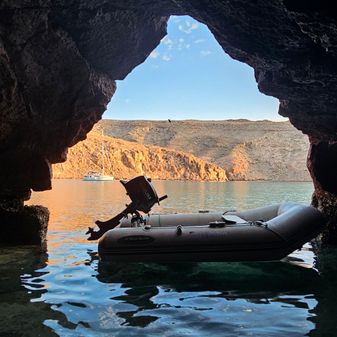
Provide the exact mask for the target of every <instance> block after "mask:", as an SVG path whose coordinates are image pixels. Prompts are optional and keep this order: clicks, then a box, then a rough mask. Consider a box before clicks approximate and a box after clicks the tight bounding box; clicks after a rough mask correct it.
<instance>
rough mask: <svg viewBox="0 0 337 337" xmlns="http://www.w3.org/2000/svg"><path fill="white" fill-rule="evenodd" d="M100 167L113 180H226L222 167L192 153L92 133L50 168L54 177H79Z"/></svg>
mask: <svg viewBox="0 0 337 337" xmlns="http://www.w3.org/2000/svg"><path fill="white" fill-rule="evenodd" d="M102 145H103V146H104V151H102ZM103 156H104V157H103ZM103 166H104V167H105V174H109V175H113V176H114V177H115V178H116V179H129V178H132V177H134V176H136V175H147V176H149V177H151V178H152V179H175V180H208V181H225V180H227V176H226V171H225V170H224V169H223V168H221V167H220V166H218V165H216V164H211V163H208V162H205V161H204V160H202V159H200V158H197V157H195V156H193V155H192V154H188V153H185V152H182V151H176V150H172V149H167V148H161V147H158V146H145V145H142V144H137V143H135V142H128V141H125V140H121V139H116V138H111V137H107V136H102V135H101V134H100V133H99V132H95V131H92V132H91V133H89V134H88V138H87V139H86V141H83V142H80V143H78V144H77V145H76V146H74V147H72V148H71V149H70V151H69V154H68V160H67V162H65V163H62V164H56V165H54V168H53V170H54V177H55V178H82V177H83V176H84V175H85V174H86V173H88V172H89V171H98V172H101V170H102V168H103Z"/></svg>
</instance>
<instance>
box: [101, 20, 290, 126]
mask: <svg viewBox="0 0 337 337" xmlns="http://www.w3.org/2000/svg"><path fill="white" fill-rule="evenodd" d="M277 111H278V100H277V99H276V98H274V97H270V96H266V95H264V94H262V93H260V92H259V91H258V89H257V84H256V82H255V79H254V72H253V68H251V67H249V66H248V65H246V64H244V63H241V62H238V61H235V60H233V59H232V58H230V57H229V56H228V55H227V54H226V53H225V52H224V51H223V50H222V48H221V47H220V45H219V44H218V42H217V41H216V40H215V38H214V36H213V35H212V33H211V32H210V31H209V29H208V28H207V26H205V25H204V24H201V23H200V22H198V21H196V20H194V19H193V18H191V17H189V16H171V18H170V20H169V22H168V34H167V35H166V36H165V37H164V38H163V39H162V40H161V42H160V44H159V45H158V47H157V48H156V49H155V50H153V51H152V53H151V54H150V56H149V57H148V58H147V59H146V60H145V62H143V63H142V64H140V65H139V66H137V67H136V68H135V69H134V70H133V71H132V72H131V73H130V74H128V76H127V77H126V78H125V79H124V80H123V81H117V90H116V93H115V95H114V96H113V98H112V100H111V102H110V103H109V105H108V109H107V111H106V112H105V113H104V115H103V118H105V119H122V120H124V119H149V120H167V119H171V120H181V119H201V120H223V119H239V118H245V119H250V120H263V119H269V120H285V119H284V118H283V117H281V116H280V115H278V113H277Z"/></svg>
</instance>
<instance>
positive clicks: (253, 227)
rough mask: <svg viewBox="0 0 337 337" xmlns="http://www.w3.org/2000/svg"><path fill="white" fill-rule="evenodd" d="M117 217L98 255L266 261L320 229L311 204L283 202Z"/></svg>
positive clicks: (319, 218) (137, 258)
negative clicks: (141, 217) (238, 209)
mask: <svg viewBox="0 0 337 337" xmlns="http://www.w3.org/2000/svg"><path fill="white" fill-rule="evenodd" d="M145 220H146V221H145V222H144V221H143V222H142V223H137V222H135V221H134V220H133V221H131V219H130V218H129V219H127V218H125V219H123V220H122V221H121V222H120V225H119V226H118V227H116V228H114V229H112V230H109V231H107V232H106V233H105V234H104V236H103V237H102V238H101V239H100V241H99V245H98V251H99V255H100V257H101V258H102V259H109V260H114V261H118V262H120V261H130V262H137V261H139V262H189V261H191V262H192V261H200V262H201V261H271V260H279V259H282V258H284V257H285V256H287V255H288V254H290V253H291V252H293V251H294V250H296V249H299V248H301V247H302V245H303V244H304V243H306V242H308V241H310V240H311V239H313V238H314V237H316V236H317V235H318V234H319V233H320V232H321V231H322V229H323V227H324V224H325V220H324V217H323V215H322V214H321V213H320V212H319V211H318V210H317V209H315V208H313V207H308V206H303V205H300V204H294V203H283V204H278V205H272V206H266V207H262V208H256V209H252V210H247V211H242V212H232V211H231V212H224V213H223V212H217V213H194V214H151V215H148V216H146V218H145Z"/></svg>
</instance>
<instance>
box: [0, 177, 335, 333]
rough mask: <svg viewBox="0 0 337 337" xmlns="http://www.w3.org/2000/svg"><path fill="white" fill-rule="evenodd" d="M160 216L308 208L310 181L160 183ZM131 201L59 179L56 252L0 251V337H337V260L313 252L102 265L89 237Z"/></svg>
mask: <svg viewBox="0 0 337 337" xmlns="http://www.w3.org/2000/svg"><path fill="white" fill-rule="evenodd" d="M154 185H155V187H156V189H157V191H158V194H159V195H163V194H168V196H169V198H168V199H166V200H165V201H163V202H162V204H161V205H159V206H156V207H154V209H153V211H154V212H164V213H172V212H198V211H199V210H209V211H219V210H223V211H226V210H233V209H237V210H239V209H247V208H254V207H259V206H264V205H267V204H273V203H279V202H283V201H294V202H300V203H303V204H309V203H310V200H311V194H312V192H313V186H312V184H311V183H306V182H303V183H294V182H291V183H290V182H224V183H215V182H212V183H211V182H183V181H181V182H180V181H178V182H177V181H155V182H154ZM127 202H128V198H127V196H126V195H125V191H124V189H123V187H122V186H121V184H120V183H119V182H118V181H113V182H83V181H79V180H56V181H54V182H53V190H52V191H47V192H41V193H34V194H33V196H32V199H31V200H30V202H29V203H30V204H42V205H44V206H47V207H48V208H49V210H50V213H51V214H50V224H49V232H48V250H47V253H46V254H40V253H39V252H38V250H37V248H36V247H1V248H0V268H1V272H0V291H1V293H0V336H1V337H2V336H8V337H9V336H12V337H13V336H167V337H169V336H172V337H173V336H208V335H212V336H268V337H270V336H307V335H309V336H335V334H336V331H337V330H336V328H337V324H336V317H337V310H336V307H337V306H336V303H337V294H336V292H335V289H336V285H337V282H336V275H337V268H336V266H335V262H336V258H337V254H336V252H335V251H334V250H333V249H330V250H328V249H325V250H322V251H321V252H320V253H318V254H317V255H315V254H314V253H313V252H312V249H311V248H310V246H309V245H306V246H305V247H304V248H303V249H302V250H301V251H297V252H295V253H294V254H292V255H291V256H290V257H289V258H288V259H287V260H286V261H280V262H263V263H258V262H249V263H185V264H179V263H177V264H151V263H132V264H131V263H119V262H118V261H116V262H115V263H106V262H105V263H104V262H101V261H100V260H99V257H98V255H97V242H88V241H87V240H86V235H85V234H84V233H85V232H86V230H87V227H88V226H92V225H93V221H94V220H95V219H97V218H99V219H103V220H104V219H107V218H109V217H111V216H113V215H115V214H116V213H117V212H120V211H121V210H122V209H123V207H124V205H125V203H127Z"/></svg>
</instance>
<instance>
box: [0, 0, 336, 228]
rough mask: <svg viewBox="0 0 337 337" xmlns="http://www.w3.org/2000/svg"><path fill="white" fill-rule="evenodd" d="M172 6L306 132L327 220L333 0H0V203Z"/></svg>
mask: <svg viewBox="0 0 337 337" xmlns="http://www.w3.org/2000/svg"><path fill="white" fill-rule="evenodd" d="M172 14H175V15H179V14H187V15H191V16H193V17H194V18H195V19H197V20H199V21H201V22H203V23H205V24H206V25H207V26H208V27H209V28H210V30H211V31H212V33H213V34H214V36H215V37H216V39H217V41H218V42H219V44H220V45H221V46H222V48H223V49H224V50H225V51H226V52H227V53H228V54H229V55H230V56H231V57H233V58H235V59H237V60H239V61H241V62H245V63H247V64H249V65H250V66H252V67H253V68H254V70H255V78H256V81H257V83H258V87H259V89H260V91H261V92H263V93H265V94H267V95H272V96H275V97H277V98H278V99H279V100H280V109H279V113H280V114H281V115H283V116H288V117H289V118H290V121H291V123H292V124H293V125H295V126H296V127H297V128H298V129H300V130H302V131H303V132H304V133H306V134H307V135H309V136H310V141H311V144H312V147H311V151H310V155H309V163H308V165H309V167H310V172H311V174H312V177H313V180H314V182H315V200H318V203H317V205H318V206H319V208H320V209H322V210H323V212H325V213H326V214H327V215H329V217H330V219H331V222H330V223H329V228H333V227H334V226H335V217H334V216H332V215H331V212H330V209H329V211H327V208H326V207H325V206H324V205H326V204H329V205H335V204H337V196H336V193H335V188H334V182H333V181H331V180H330V181H328V182H326V179H325V177H326V175H325V171H324V170H326V169H327V170H328V172H327V173H328V176H329V177H330V176H331V174H330V173H329V172H332V171H331V170H332V169H333V168H334V164H335V163H334V161H332V162H331V163H329V164H328V168H327V166H326V165H325V164H324V165H321V164H320V160H319V158H323V157H325V156H326V155H328V154H330V153H331V154H334V153H335V151H334V150H333V149H334V147H335V144H336V142H337V136H336V135H337V133H336V129H337V114H336V103H337V97H336V95H335V93H336V86H337V76H336V75H337V62H336V61H337V14H336V11H335V6H334V4H333V3H332V2H329V1H315V2H313V1H310V2H307V1H291V0H257V1H248V0H232V1H225V0H214V1H208V0H162V1H155V0H137V1H135V0H126V1H125V0H123V1H122V0H115V1H111V0H76V1H75V0H67V1H65V0H46V1H39V0H22V1H21V0H14V1H13V0H3V1H2V2H1V3H0V121H1V122H0V162H1V167H0V191H1V198H0V199H1V200H2V204H1V205H0V206H1V207H2V208H5V207H6V205H7V203H8V202H10V203H12V204H13V205H14V204H16V205H20V204H22V203H23V200H24V199H27V198H28V197H29V192H30V190H31V189H33V190H43V189H48V188H50V176H51V175H50V163H56V162H61V161H64V160H65V159H66V155H65V154H66V151H67V148H68V147H70V146H72V145H74V144H75V143H77V142H78V141H80V140H82V139H84V138H85V135H86V133H87V132H88V131H89V130H90V129H91V128H92V126H93V125H94V124H95V123H96V122H97V121H98V120H99V119H100V117H101V115H102V112H103V111H104V109H105V107H106V104H107V102H108V101H109V99H110V98H111V96H112V95H113V93H114V90H115V82H114V80H116V79H123V78H124V77H125V75H126V74H127V73H129V72H130V71H131V70H132V69H133V68H134V67H135V66H137V65H138V64H139V63H141V62H143V61H144V60H145V58H146V57H147V56H148V55H149V54H150V52H151V51H152V50H153V49H154V47H155V46H156V45H157V44H158V43H159V41H160V39H161V38H162V37H163V36H164V35H165V34H166V31H165V29H166V22H167V19H168V17H169V15H172ZM329 170H330V171H329ZM3 201H4V202H3ZM12 201H13V202H12ZM332 213H334V214H335V213H336V208H335V207H333V211H332Z"/></svg>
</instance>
